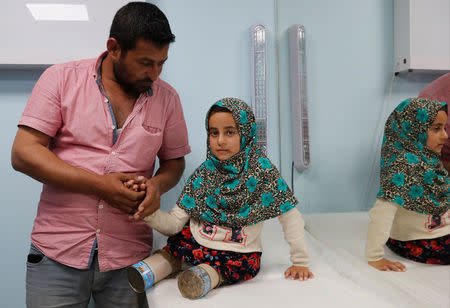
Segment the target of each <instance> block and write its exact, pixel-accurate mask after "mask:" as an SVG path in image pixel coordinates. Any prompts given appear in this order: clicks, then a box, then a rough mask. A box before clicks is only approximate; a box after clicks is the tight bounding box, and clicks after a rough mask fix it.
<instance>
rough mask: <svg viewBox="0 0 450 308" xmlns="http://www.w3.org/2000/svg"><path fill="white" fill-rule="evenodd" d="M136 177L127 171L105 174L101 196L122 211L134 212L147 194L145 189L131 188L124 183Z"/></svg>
mask: <svg viewBox="0 0 450 308" xmlns="http://www.w3.org/2000/svg"><path fill="white" fill-rule="evenodd" d="M134 179H135V176H133V175H129V174H125V173H110V174H106V175H104V176H103V179H102V180H103V181H102V185H101V187H100V191H99V193H98V194H99V197H100V198H102V199H103V200H105V201H106V202H107V203H108V204H109V205H111V206H113V207H115V208H117V209H119V210H121V211H122V212H125V213H127V214H134V213H135V212H136V211H137V209H138V206H139V204H140V203H141V201H142V200H143V199H144V197H145V195H146V192H145V191H140V190H133V189H129V188H127V187H126V185H124V183H128V182H130V181H133V180H134Z"/></svg>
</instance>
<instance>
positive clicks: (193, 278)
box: [178, 264, 223, 299]
mask: <svg viewBox="0 0 450 308" xmlns="http://www.w3.org/2000/svg"><path fill="white" fill-rule="evenodd" d="M222 282H223V280H222V278H221V277H220V275H219V273H218V272H217V271H216V270H215V269H214V268H213V267H211V266H209V265H208V264H200V265H198V266H193V267H191V268H189V269H187V270H185V271H184V272H182V273H181V274H180V276H179V277H178V289H179V290H180V292H181V295H183V297H186V298H190V299H196V298H199V297H202V296H205V295H206V294H208V292H209V291H210V290H212V289H214V288H215V287H218V286H219V285H220V284H221V283H222Z"/></svg>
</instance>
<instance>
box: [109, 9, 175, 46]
mask: <svg viewBox="0 0 450 308" xmlns="http://www.w3.org/2000/svg"><path fill="white" fill-rule="evenodd" d="M109 37H112V38H115V39H116V40H117V42H118V43H119V45H120V48H121V50H122V51H123V52H124V53H126V51H128V50H130V49H133V48H135V47H136V42H137V41H138V40H139V39H144V40H146V41H151V42H152V43H154V44H156V45H158V46H159V47H163V46H166V45H168V44H170V43H173V42H174V41H175V35H173V33H172V31H171V30H170V25H169V21H168V20H167V18H166V15H164V13H163V12H161V10H160V9H159V8H158V7H157V6H156V5H154V4H151V3H147V2H130V3H128V4H126V5H124V6H123V7H122V8H120V9H119V10H118V11H117V13H116V15H115V16H114V19H113V22H112V24H111V30H110V32H109Z"/></svg>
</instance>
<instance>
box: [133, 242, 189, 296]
mask: <svg viewBox="0 0 450 308" xmlns="http://www.w3.org/2000/svg"><path fill="white" fill-rule="evenodd" d="M180 269H181V261H180V260H178V259H177V258H175V257H174V256H172V255H171V254H170V253H168V252H167V251H165V250H157V251H156V252H155V253H154V254H152V255H151V256H150V257H148V258H146V259H144V260H142V261H140V262H138V263H136V264H134V265H132V266H130V267H128V269H127V278H128V282H129V284H130V286H131V287H132V288H133V290H134V291H135V292H137V293H142V292H145V291H146V290H147V289H148V288H150V287H151V286H153V285H154V284H155V283H157V282H158V281H160V280H163V279H164V278H166V277H168V276H169V275H171V274H175V273H177V272H179V271H180Z"/></svg>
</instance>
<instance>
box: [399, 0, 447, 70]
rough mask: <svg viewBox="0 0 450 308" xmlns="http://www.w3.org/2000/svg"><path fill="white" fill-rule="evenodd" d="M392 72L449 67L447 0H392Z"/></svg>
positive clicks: (445, 68)
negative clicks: (393, 57) (393, 69)
mask: <svg viewBox="0 0 450 308" xmlns="http://www.w3.org/2000/svg"><path fill="white" fill-rule="evenodd" d="M394 15H395V16H394V48H395V50H394V55H395V71H396V72H400V71H404V70H408V69H410V70H411V69H413V70H414V69H425V70H450V0H394Z"/></svg>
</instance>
